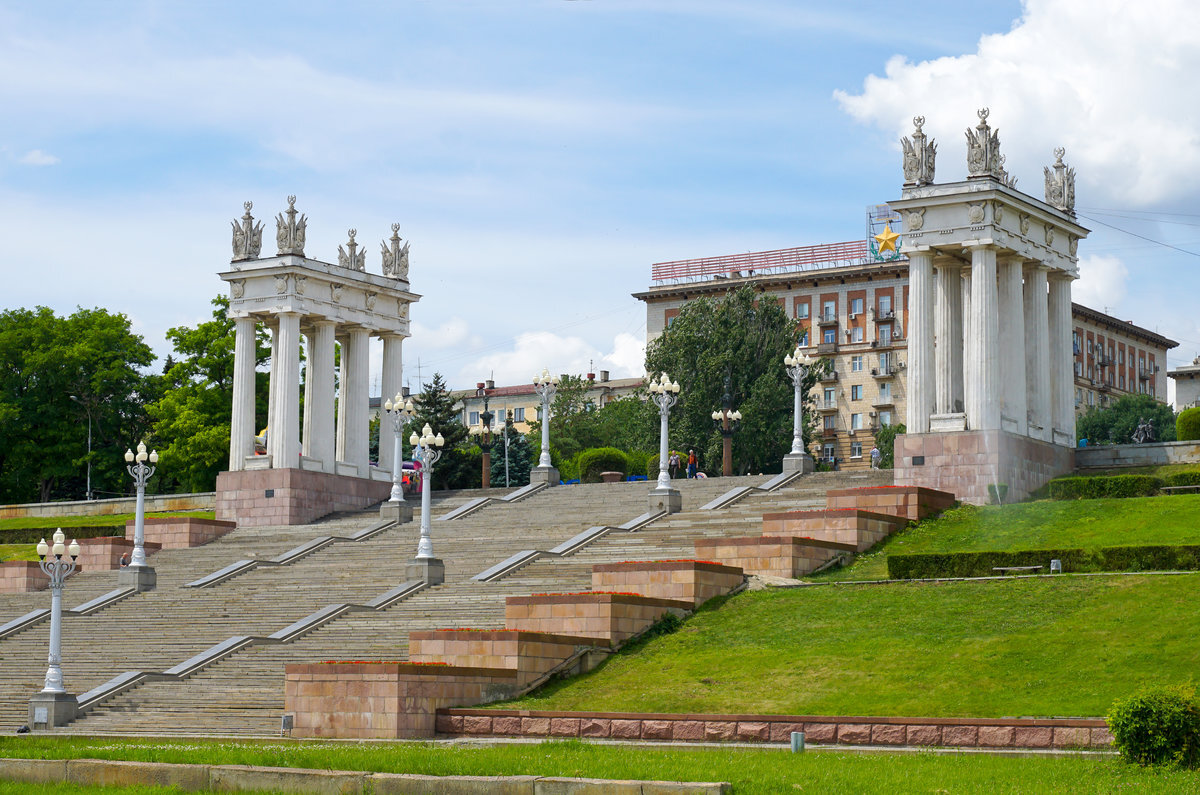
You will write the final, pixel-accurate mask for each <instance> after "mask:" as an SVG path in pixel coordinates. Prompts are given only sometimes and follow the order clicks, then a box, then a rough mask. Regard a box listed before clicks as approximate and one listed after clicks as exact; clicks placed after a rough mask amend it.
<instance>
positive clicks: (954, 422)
mask: <svg viewBox="0 0 1200 795" xmlns="http://www.w3.org/2000/svg"><path fill="white" fill-rule="evenodd" d="M966 429H967V415H966V414H964V413H963V412H961V411H959V412H955V413H953V414H930V415H929V432H930V433H954V432H955V431H965V430H966Z"/></svg>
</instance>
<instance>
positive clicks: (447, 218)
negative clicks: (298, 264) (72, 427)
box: [0, 0, 1200, 391]
mask: <svg viewBox="0 0 1200 795" xmlns="http://www.w3.org/2000/svg"><path fill="white" fill-rule="evenodd" d="M1198 72H1200V4H1198V3H1195V2H1190V0H1143V1H1142V2H1139V3H1137V4H1134V3H1128V2H1125V0H1026V2H1007V1H1006V0H995V1H994V2H990V3H986V4H977V3H961V2H944V3H943V2H928V3H922V2H912V3H907V4H901V5H896V4H894V3H882V2H855V3H845V4H833V3H827V2H773V1H771V0H739V2H736V3H731V2H725V0H681V1H680V2H676V0H523V1H522V2H517V1H516V0H493V1H492V2H471V1H470V0H461V1H456V0H440V1H439V2H433V1H432V0H430V1H428V2H413V1H412V0H398V1H397V2H388V3H384V2H378V3H359V2H341V3H338V4H336V5H335V4H329V3H321V2H304V1H303V0H295V1H294V2H288V3H274V2H254V3H246V2H227V3H226V2H204V3H176V2H122V1H121V0H112V2H105V3H82V2H70V3H66V2H55V1H54V0H38V2H3V0H0V107H3V108H4V118H5V123H4V124H3V125H2V126H0V275H2V276H3V280H2V281H0V310H3V309H13V308H17V307H32V306H37V305H41V306H48V307H51V308H53V309H54V310H56V311H58V312H60V313H64V314H66V313H70V312H72V311H74V310H75V308H76V307H79V306H82V307H94V306H99V307H104V308H106V309H108V310H110V311H114V312H121V313H124V314H125V315H127V316H128V317H129V318H130V319H131V321H132V324H133V328H134V330H135V331H136V332H137V333H139V334H142V335H143V336H144V338H145V340H146V342H147V343H148V344H150V345H151V346H152V347H153V348H154V349H155V351H156V353H157V355H158V356H159V357H160V359H161V358H162V357H165V355H166V354H167V353H169V352H170V345H169V343H168V342H167V341H166V338H165V336H164V335H165V332H166V330H167V329H169V328H171V327H174V326H180V325H194V324H196V323H198V322H202V321H204V320H207V319H208V318H209V317H210V313H211V306H210V304H209V301H210V300H211V299H212V298H213V297H214V296H216V295H217V294H218V293H220V292H222V289H223V287H224V284H223V283H222V282H221V281H220V280H219V279H218V278H217V276H216V274H217V272H219V271H222V270H225V269H227V267H228V262H229V258H230V254H231V251H230V222H231V221H232V220H234V219H235V218H237V217H239V216H240V215H241V214H242V202H243V201H246V200H251V201H253V202H254V214H255V216H256V217H257V218H259V219H262V220H264V221H265V224H266V226H267V227H268V230H267V234H266V235H265V237H266V238H267V240H266V241H265V242H266V245H265V246H264V254H273V253H274V250H273V248H271V243H272V242H273V235H272V232H273V227H272V225H271V219H272V218H273V217H274V216H275V214H276V213H278V212H280V211H282V210H284V209H286V207H287V203H286V197H287V196H288V195H289V194H294V195H296V196H297V197H298V200H297V208H298V209H299V210H301V211H302V212H304V213H306V214H307V215H308V219H309V220H308V239H307V246H306V252H307V254H308V256H309V257H311V258H315V259H321V260H325V261H334V262H336V253H337V247H338V245H339V244H342V243H344V242H346V239H347V237H346V230H347V229H349V228H355V229H357V230H358V240H359V242H360V243H365V244H366V246H367V251H368V257H367V269H368V270H369V271H372V272H376V273H378V272H379V269H380V262H379V244H378V241H380V240H382V239H384V238H385V237H388V236H390V234H391V230H390V224H391V223H393V222H396V223H399V224H400V234H401V236H402V237H404V238H405V239H406V240H408V241H409V242H410V245H411V271H410V278H411V284H412V289H413V291H414V292H416V293H419V294H421V295H422V298H421V300H420V302H419V303H418V304H416V305H415V306H414V307H413V310H412V319H413V322H412V338H411V339H410V340H408V341H407V342H406V344H405V380H406V383H407V384H408V385H409V386H410V387H411V388H412V389H413V390H414V391H416V390H417V389H419V388H420V385H421V383H423V382H425V381H428V379H429V377H430V376H431V375H432V374H433V373H434V372H440V373H442V374H443V375H444V376H445V378H446V380H447V381H448V383H449V384H450V385H451V386H452V387H454V388H464V387H470V386H473V385H474V383H475V382H476V381H480V380H484V379H486V378H494V379H495V380H496V381H497V382H498V383H500V384H508V383H522V382H528V380H529V378H530V376H531V375H532V374H533V373H534V372H540V371H541V369H542V368H548V369H550V370H551V371H552V372H572V373H582V372H587V371H589V370H591V371H598V370H601V369H606V370H609V371H611V373H612V375H613V377H621V376H631V375H640V374H641V373H642V369H643V368H642V363H643V353H644V341H645V307H644V304H642V303H641V302H640V301H637V300H636V299H634V298H632V297H631V295H630V294H631V293H633V292H636V291H639V290H644V289H646V288H647V287H648V286H650V266H651V264H652V263H654V262H659V261H663V260H672V259H686V258H693V257H704V256H715V255H722V254H735V253H740V252H746V251H760V250H767V249H775V248H786V247H791V246H802V245H811V244H817V243H830V242H840V241H846V240H855V239H861V237H862V236H863V235H864V228H865V212H866V208H867V206H868V205H873V204H876V203H879V202H885V201H887V200H888V199H894V198H898V197H899V195H900V185H901V181H902V175H901V159H900V145H899V138H900V136H902V135H904V134H907V133H909V132H911V129H912V122H911V119H912V117H913V116H915V115H922V116H924V117H925V119H926V122H925V131H926V133H927V134H929V135H931V136H933V137H935V138H936V139H937V140H938V143H939V150H938V151H939V157H938V173H937V179H938V180H939V181H947V182H948V181H954V180H958V179H961V178H963V177H964V176H965V173H966V164H965V158H966V155H965V143H964V137H963V131H964V130H965V129H966V128H967V127H968V126H973V125H974V124H975V123H976V121H977V119H976V115H975V111H976V109H977V108H980V107H984V106H986V107H989V108H990V110H991V115H990V117H989V122H991V123H992V125H993V126H994V127H995V128H996V129H998V130H999V134H1000V139H1001V151H1002V152H1003V153H1004V154H1005V155H1006V156H1007V163H1006V166H1007V168H1008V171H1009V172H1010V173H1012V174H1013V175H1015V176H1016V177H1017V178H1018V183H1017V187H1018V189H1022V190H1025V191H1027V192H1029V193H1030V194H1032V195H1034V196H1035V197H1038V198H1041V196H1042V173H1041V169H1042V167H1043V166H1044V165H1048V164H1050V163H1052V162H1053V154H1052V150H1053V149H1054V147H1056V146H1064V147H1066V150H1067V155H1066V160H1067V162H1068V163H1069V164H1070V165H1072V166H1074V167H1075V168H1076V171H1077V173H1078V186H1077V204H1076V207H1077V210H1078V213H1079V220H1080V222H1081V223H1083V224H1084V225H1085V226H1087V227H1089V228H1090V229H1092V230H1093V232H1092V234H1091V236H1090V237H1089V238H1088V239H1087V240H1085V241H1084V242H1082V243H1081V244H1080V246H1079V256H1080V271H1081V279H1080V281H1079V282H1077V283H1076V285H1075V298H1076V300H1077V301H1079V302H1081V303H1085V304H1087V305H1089V306H1092V307H1094V308H1096V309H1100V310H1101V311H1108V312H1109V313H1111V314H1114V315H1117V316H1118V317H1121V318H1124V319H1129V320H1133V321H1134V322H1135V323H1137V324H1139V325H1142V326H1145V327H1147V328H1150V329H1152V330H1156V331H1158V332H1160V333H1162V334H1164V335H1166V336H1168V337H1171V338H1172V339H1175V340H1178V341H1179V342H1180V346H1179V347H1178V348H1176V349H1175V350H1174V351H1172V352H1171V353H1170V354H1169V355H1168V363H1169V365H1170V366H1172V367H1174V366H1178V365H1180V364H1184V363H1189V362H1191V360H1192V358H1193V357H1194V356H1196V355H1197V354H1200V313H1198V312H1197V311H1196V309H1195V304H1196V300H1195V296H1196V295H1198V294H1200V275H1198V273H1200V269H1198V268H1197V267H1196V266H1197V264H1198V260H1197V257H1198V256H1200V138H1198V134H1197V130H1200V105H1198V104H1197V103H1195V102H1194V101H1192V99H1191V97H1192V96H1193V95H1194V93H1195V92H1194V91H1193V89H1192V88H1191V86H1192V84H1193V83H1194V79H1195V77H1194V76H1195V75H1196V74H1197V73H1198ZM268 249H270V250H269V251H268ZM373 358H374V365H375V366H374V368H373V374H378V372H379V366H378V365H379V360H380V351H379V349H378V348H376V349H375V351H374V355H373ZM373 380H374V381H375V382H376V383H377V380H378V379H377V375H373ZM376 391H377V387H376Z"/></svg>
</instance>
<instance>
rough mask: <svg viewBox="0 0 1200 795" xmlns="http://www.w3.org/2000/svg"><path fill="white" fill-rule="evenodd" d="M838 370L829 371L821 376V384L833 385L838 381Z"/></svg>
mask: <svg viewBox="0 0 1200 795" xmlns="http://www.w3.org/2000/svg"><path fill="white" fill-rule="evenodd" d="M837 377H838V376H837V370H827V371H826V372H824V373H822V374H821V382H822V383H825V384H830V383H833V382H834V381H836V380H837Z"/></svg>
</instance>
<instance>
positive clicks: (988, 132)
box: [967, 108, 1008, 184]
mask: <svg viewBox="0 0 1200 795" xmlns="http://www.w3.org/2000/svg"><path fill="white" fill-rule="evenodd" d="M989 113H990V111H989V110H988V109H987V108H980V109H979V111H978V116H979V124H978V125H976V127H975V129H974V130H972V129H971V128H970V127H968V128H967V177H968V178H970V177H995V178H996V179H998V180H1000V181H1001V182H1005V180H1006V179H1007V178H1008V172H1006V171H1005V170H1004V160H1003V158H1001V157H1000V131H999V130H993V129H992V128H991V127H990V126H989V125H988V123H987V117H988V114H989ZM1005 184H1007V182H1005Z"/></svg>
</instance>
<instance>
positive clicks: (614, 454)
mask: <svg viewBox="0 0 1200 795" xmlns="http://www.w3.org/2000/svg"><path fill="white" fill-rule="evenodd" d="M575 462H576V466H577V468H578V470H577V471H578V473H579V474H578V477H579V479H580V480H581V481H583V482H584V483H599V482H600V473H601V472H620V473H621V474H622V475H624V474H625V473H626V472H628V471H629V459H628V458H627V457H626V456H625V454H624V453H623V452H621V451H620V450H618V449H617V448H615V447H593V448H591V449H589V450H581V451H580V453H579V455H578V456H577V457H576V459H575Z"/></svg>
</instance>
